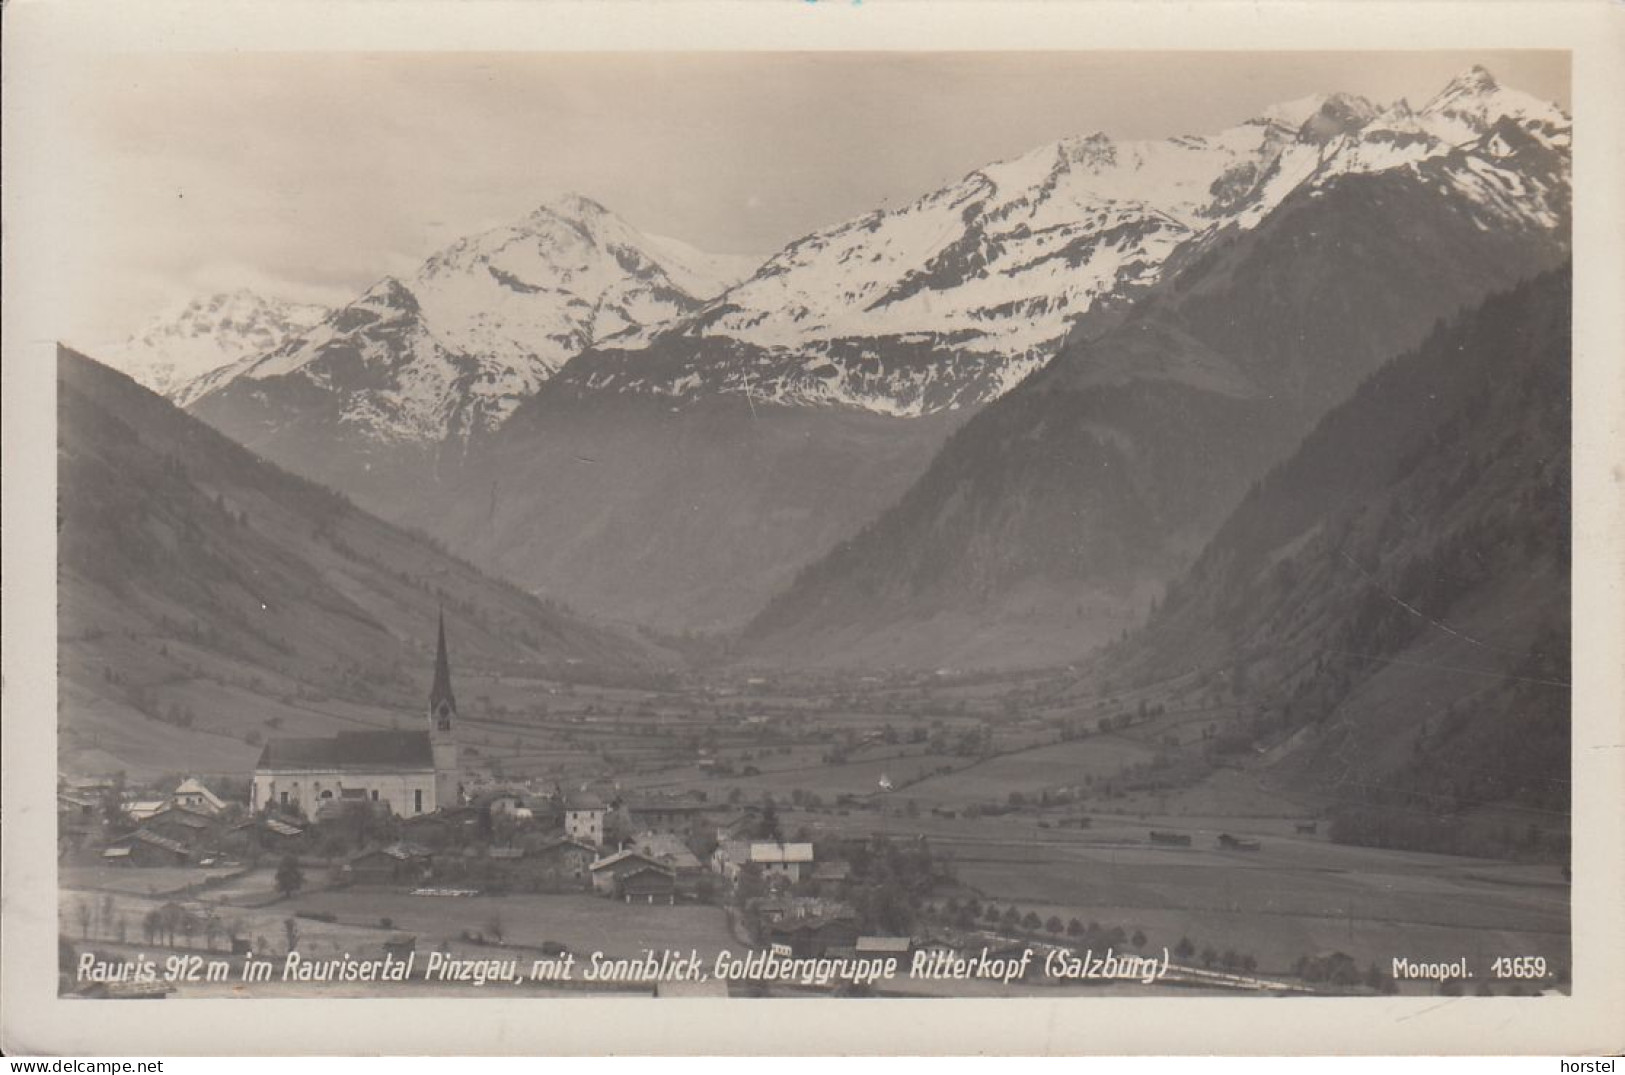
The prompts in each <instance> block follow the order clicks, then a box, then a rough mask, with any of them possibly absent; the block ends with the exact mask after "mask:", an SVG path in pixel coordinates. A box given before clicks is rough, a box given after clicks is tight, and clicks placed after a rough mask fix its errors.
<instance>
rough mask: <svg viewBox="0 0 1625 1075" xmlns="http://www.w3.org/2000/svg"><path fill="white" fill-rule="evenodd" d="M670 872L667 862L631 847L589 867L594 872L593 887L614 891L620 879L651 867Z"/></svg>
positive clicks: (597, 889)
mask: <svg viewBox="0 0 1625 1075" xmlns="http://www.w3.org/2000/svg"><path fill="white" fill-rule="evenodd" d="M651 866H652V867H654V868H655V869H658V870H661V871H663V872H668V873H669V872H670V870H669V868H668V867H667V866H666V865H665V863H663V862H660V861H659V860H658V859H653V858H650V857H649V856H648V855H645V854H643V853H642V852H640V851H633V850H631V849H628V850H625V851H617V852H615V853H614V854H613V855H606V856H605V857H604V858H601V859H599V860H598V861H597V862H595V863H593V864H592V865H591V866H590V867H588V869H589V870H590V871H591V873H592V887H593V890H594V891H596V892H606V893H608V892H614V891H615V889H616V886H617V884H618V883H619V881H620V879H621V878H623V877H628V876H630V875H632V874H633V873H636V872H637V871H639V870H643V869H647V868H649V867H651Z"/></svg>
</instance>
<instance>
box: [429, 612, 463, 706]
mask: <svg viewBox="0 0 1625 1075" xmlns="http://www.w3.org/2000/svg"><path fill="white" fill-rule="evenodd" d="M456 715H457V699H456V698H455V697H453V696H452V693H451V661H450V660H449V659H447V657H446V613H445V610H444V609H442V610H441V612H440V638H439V640H438V642H436V644H435V654H434V686H432V687H430V688H429V716H430V720H431V721H432V722H433V727H434V729H435V730H436V731H441V732H447V731H450V730H451V722H452V718H454V717H455V716H456Z"/></svg>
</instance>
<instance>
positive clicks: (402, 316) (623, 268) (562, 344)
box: [189, 193, 754, 442]
mask: <svg viewBox="0 0 1625 1075" xmlns="http://www.w3.org/2000/svg"><path fill="white" fill-rule="evenodd" d="M753 264H754V259H738V258H729V257H713V256H712V255H708V254H705V253H702V252H701V251H698V250H695V249H694V248H693V247H690V246H687V245H686V244H684V243H681V242H678V241H677V240H674V239H667V238H662V237H652V236H647V235H644V234H643V233H641V232H639V231H638V230H637V229H636V228H634V227H632V226H631V225H630V224H628V223H627V222H626V221H624V220H622V219H621V218H620V217H618V216H616V215H615V214H614V213H612V212H610V211H609V210H608V209H606V208H605V207H604V206H603V205H601V204H599V203H598V202H596V201H594V200H593V199H591V198H587V197H585V196H583V195H580V194H574V193H565V194H559V195H554V196H551V197H549V198H547V199H546V200H545V201H543V202H541V203H540V204H539V205H538V206H537V207H536V208H535V209H533V210H532V211H531V212H529V213H528V214H526V215H525V216H524V217H522V218H520V219H518V220H516V221H514V222H512V223H510V224H507V225H504V226H502V227H497V228H492V229H490V230H488V231H484V232H481V233H479V234H476V235H471V236H468V237H466V238H463V239H459V240H457V241H456V242H454V243H451V244H450V245H448V246H446V247H445V248H443V249H441V250H440V251H438V252H436V253H435V254H434V255H432V256H431V257H429V258H428V259H426V260H425V261H424V262H423V264H422V265H421V266H420V267H419V268H418V270H417V271H416V272H415V273H413V274H411V275H410V276H407V277H405V278H397V277H385V278H384V279H382V280H379V281H378V282H377V283H375V284H374V285H372V286H371V287H370V288H368V289H367V290H366V292H364V293H363V294H362V295H361V296H360V297H358V298H357V299H356V300H355V301H354V302H351V303H350V304H349V305H347V306H345V307H343V308H342V309H339V310H336V311H334V312H333V313H332V314H331V315H330V316H328V317H327V318H326V319H325V320H323V321H321V323H319V324H316V325H313V326H311V327H310V328H309V329H308V330H307V331H305V332H303V333H302V334H297V335H295V336H294V337H293V338H291V339H289V340H287V341H286V342H285V343H283V345H282V346H280V347H276V348H275V349H274V350H270V349H265V350H266V353H263V354H259V353H256V354H254V355H252V356H250V357H249V358H247V359H245V360H243V361H240V362H237V363H235V364H233V365H232V366H230V367H229V368H227V369H224V370H217V371H215V372H213V373H210V374H207V375H206V376H205V377H203V378H200V379H199V380H198V381H197V383H196V387H195V389H194V390H193V392H192V393H191V394H190V396H189V399H190V400H198V401H204V402H208V400H207V399H206V397H208V396H209V395H210V394H216V395H218V394H220V393H222V392H224V391H229V390H230V389H231V386H232V385H233V384H234V383H235V382H237V381H238V380H241V381H242V382H243V388H242V393H255V395H254V399H253V401H252V403H251V404H245V405H251V406H254V407H259V406H261V405H262V403H263V401H264V400H268V399H270V398H271V397H272V396H274V395H276V394H277V393H278V392H279V391H280V390H281V389H279V388H278V384H279V382H280V381H282V380H283V379H288V378H292V379H295V380H297V381H298V382H300V383H302V385H303V387H298V386H294V385H292V384H291V383H290V388H289V391H290V392H293V393H294V394H296V395H297V394H298V393H300V392H308V389H309V387H310V386H315V387H317V388H319V389H320V390H322V391H323V392H324V393H327V394H329V395H331V396H333V397H334V398H335V399H336V400H338V402H337V403H336V404H335V405H336V406H338V407H339V413H341V414H342V421H343V422H344V423H346V424H347V425H348V426H350V427H351V428H353V429H362V430H366V431H367V432H368V434H369V435H371V436H374V437H375V438H377V439H379V440H386V441H417V442H423V441H430V442H432V441H438V440H441V439H444V438H446V437H460V436H466V435H469V434H471V433H473V432H475V431H477V430H481V429H490V428H494V427H495V426H496V425H499V424H501V422H503V421H504V420H506V418H507V416H508V415H509V414H510V413H511V412H512V411H513V409H514V408H515V407H517V406H518V403H519V401H520V400H521V399H523V398H525V397H527V396H529V395H531V394H532V393H534V392H535V391H536V390H537V389H538V388H539V387H540V386H541V384H542V383H543V382H544V381H546V380H547V379H548V378H549V377H551V376H552V374H553V372H554V371H555V370H557V369H558V368H559V367H560V366H561V365H563V364H564V363H565V362H566V361H568V360H569V359H570V358H572V357H574V356H575V355H576V354H577V353H579V352H580V351H582V350H583V349H585V348H586V347H588V346H589V345H591V344H593V343H594V342H596V341H598V340H601V339H604V338H606V337H609V336H613V335H615V334H617V333H622V332H626V331H628V330H629V329H635V328H640V327H644V326H653V325H658V324H663V323H665V322H668V321H671V320H673V319H674V318H677V317H680V316H682V315H684V314H688V313H692V312H693V311H695V310H697V309H699V308H700V306H701V304H702V303H703V302H704V300H706V299H708V298H710V297H712V296H713V295H716V294H718V293H720V292H721V291H723V290H724V289H725V288H726V287H728V286H729V285H731V284H732V283H733V282H734V281H735V280H737V279H738V278H739V276H740V275H743V273H744V272H745V271H747V269H748V267H749V266H750V265H753ZM278 342H281V341H278ZM250 386H252V387H250ZM237 394H241V393H237ZM223 406H227V404H225V403H222V401H221V400H219V399H216V400H214V401H213V402H209V403H208V408H206V409H216V410H217V409H219V408H221V407H223Z"/></svg>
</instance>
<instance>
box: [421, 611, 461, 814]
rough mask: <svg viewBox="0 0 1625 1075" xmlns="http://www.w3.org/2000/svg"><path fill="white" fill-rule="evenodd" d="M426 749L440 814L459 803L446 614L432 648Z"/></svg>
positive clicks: (459, 783)
mask: <svg viewBox="0 0 1625 1075" xmlns="http://www.w3.org/2000/svg"><path fill="white" fill-rule="evenodd" d="M429 745H430V747H431V748H432V750H433V753H434V801H435V807H436V808H437V809H440V810H449V809H451V808H452V807H454V806H458V805H461V802H462V794H461V792H462V782H461V780H460V774H459V772H458V769H457V699H456V698H455V697H454V696H453V695H452V693H451V662H450V661H449V660H448V659H447V657H446V613H445V612H444V611H442V612H441V613H440V638H439V641H438V642H437V643H436V645H435V654H434V686H433V687H431V688H429Z"/></svg>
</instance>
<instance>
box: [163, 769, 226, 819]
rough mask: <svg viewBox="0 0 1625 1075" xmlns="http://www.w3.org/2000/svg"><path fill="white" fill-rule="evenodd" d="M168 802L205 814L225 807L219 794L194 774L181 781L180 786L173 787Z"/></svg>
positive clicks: (215, 812)
mask: <svg viewBox="0 0 1625 1075" xmlns="http://www.w3.org/2000/svg"><path fill="white" fill-rule="evenodd" d="M170 802H172V803H174V804H175V805H176V806H184V807H187V808H188V809H191V810H200V811H202V812H203V813H206V814H218V813H220V812H221V811H222V810H224V809H225V808H226V804H225V802H224V801H222V800H221V798H220V796H218V795H216V794H215V793H214V792H212V791H210V790H209V789H208V788H207V787H205V786H204V784H203V781H201V780H199V779H198V778H197V777H195V776H189V777H187V778H186V779H185V780H183V781H181V786H180V787H178V788H176V789H175V794H174V795H172V796H170Z"/></svg>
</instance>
